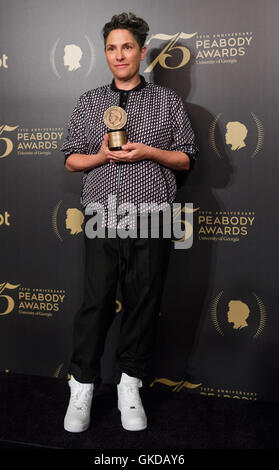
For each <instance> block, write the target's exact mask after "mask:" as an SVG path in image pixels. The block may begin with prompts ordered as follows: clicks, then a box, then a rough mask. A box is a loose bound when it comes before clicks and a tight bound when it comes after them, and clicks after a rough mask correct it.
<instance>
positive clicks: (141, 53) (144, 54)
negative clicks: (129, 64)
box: [140, 46, 147, 60]
mask: <svg viewBox="0 0 279 470" xmlns="http://www.w3.org/2000/svg"><path fill="white" fill-rule="evenodd" d="M146 50H147V49H146V46H142V48H141V51H140V60H144V59H145V56H146Z"/></svg>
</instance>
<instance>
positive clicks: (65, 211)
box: [51, 200, 84, 242]
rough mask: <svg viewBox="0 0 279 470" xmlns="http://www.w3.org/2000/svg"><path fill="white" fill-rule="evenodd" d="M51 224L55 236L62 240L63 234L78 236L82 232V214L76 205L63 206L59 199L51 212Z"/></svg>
mask: <svg viewBox="0 0 279 470" xmlns="http://www.w3.org/2000/svg"><path fill="white" fill-rule="evenodd" d="M51 225H52V230H53V231H54V233H55V235H56V237H57V238H58V239H59V240H60V241H61V242H62V241H63V240H64V238H65V236H67V235H70V236H74V237H76V236H78V235H79V234H80V233H82V232H83V225H84V214H83V212H82V211H81V210H80V209H78V208H76V207H63V201H62V200H60V201H59V202H58V203H57V204H56V206H55V207H54V209H53V211H52V214H51Z"/></svg>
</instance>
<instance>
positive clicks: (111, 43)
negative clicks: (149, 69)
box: [105, 29, 146, 82]
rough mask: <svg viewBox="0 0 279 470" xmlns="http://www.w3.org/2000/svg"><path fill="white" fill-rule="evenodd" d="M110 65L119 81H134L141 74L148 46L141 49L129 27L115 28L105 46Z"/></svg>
mask: <svg viewBox="0 0 279 470" xmlns="http://www.w3.org/2000/svg"><path fill="white" fill-rule="evenodd" d="M105 52H106V59H107V63H108V66H109V68H110V70H111V72H112V74H113V76H114V78H115V80H116V81H117V82H121V81H132V80H133V79H134V78H136V77H137V76H138V74H139V67H140V62H141V61H142V60H144V58H145V54H146V47H145V46H143V47H142V48H141V49H140V47H139V44H138V43H137V41H136V39H135V38H134V36H133V34H132V33H130V31H128V30H127V29H114V30H113V31H111V32H110V33H109V35H108V37H107V42H106V46H105Z"/></svg>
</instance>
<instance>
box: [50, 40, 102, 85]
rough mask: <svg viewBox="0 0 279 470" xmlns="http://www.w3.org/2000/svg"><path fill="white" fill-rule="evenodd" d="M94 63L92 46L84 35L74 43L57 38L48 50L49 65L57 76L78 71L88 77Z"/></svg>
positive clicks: (60, 76)
mask: <svg viewBox="0 0 279 470" xmlns="http://www.w3.org/2000/svg"><path fill="white" fill-rule="evenodd" d="M77 42H78V43H77ZM94 63H95V52H94V46H93V43H92V41H91V39H90V38H89V37H88V36H86V35H85V36H84V37H82V38H80V39H79V40H78V41H75V42H74V43H72V42H71V43H69V42H66V41H65V40H62V39H61V38H58V39H56V41H55V43H54V44H53V46H52V49H51V51H50V66H51V69H52V71H53V73H54V74H55V75H56V77H57V78H62V76H63V77H65V76H67V75H72V74H76V73H78V72H79V71H80V72H81V73H82V74H83V75H84V76H85V77H88V75H90V73H91V72H92V69H93V66H94Z"/></svg>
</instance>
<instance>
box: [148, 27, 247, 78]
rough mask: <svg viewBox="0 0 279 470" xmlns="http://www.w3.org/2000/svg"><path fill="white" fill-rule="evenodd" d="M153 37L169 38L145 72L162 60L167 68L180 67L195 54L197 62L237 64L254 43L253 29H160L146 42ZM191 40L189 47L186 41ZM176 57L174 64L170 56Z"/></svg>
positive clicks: (162, 39) (165, 39)
mask: <svg viewBox="0 0 279 470" xmlns="http://www.w3.org/2000/svg"><path fill="white" fill-rule="evenodd" d="M154 39H160V40H161V41H166V42H167V44H166V45H165V46H164V48H163V49H162V51H161V52H160V53H159V54H158V55H157V57H155V59H154V60H153V62H152V63H151V64H150V65H149V66H148V67H147V68H146V69H145V71H144V72H145V73H149V72H152V70H153V69H154V67H155V66H156V65H157V64H159V65H160V66H161V67H163V68H165V69H171V70H173V69H178V68H181V67H183V66H184V65H186V64H187V63H188V62H189V61H190V58H191V53H192V55H193V56H194V60H195V63H196V64H199V65H201V64H236V63H237V62H238V59H239V58H240V57H241V58H242V57H244V56H245V55H246V53H247V51H248V49H249V47H250V46H251V43H252V40H253V33H251V32H240V33H239V32H230V33H212V34H200V33H198V32H195V33H184V32H179V31H178V32H177V33H175V34H165V33H158V34H153V35H152V36H151V37H150V38H149V39H148V41H147V42H146V45H148V44H150V42H151V41H152V40H154ZM185 40H186V41H187V45H188V42H189V48H188V47H186V46H185V45H181V44H183V42H185ZM170 58H175V60H176V61H177V63H176V64H175V65H173V64H172V65H171V64H170V61H169V60H168V59H170Z"/></svg>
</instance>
